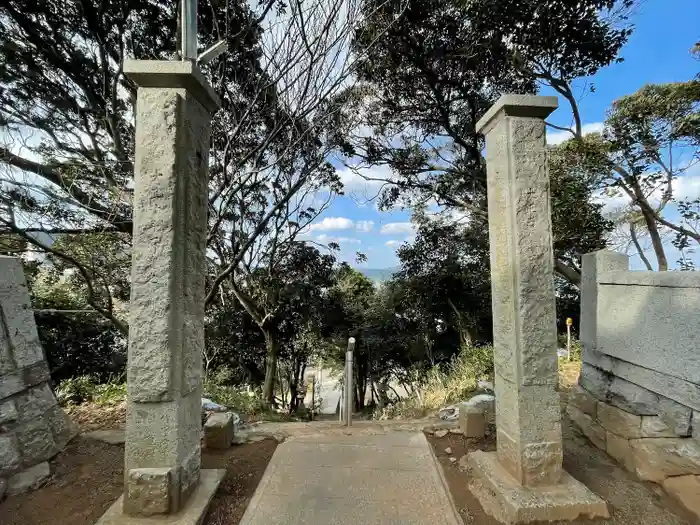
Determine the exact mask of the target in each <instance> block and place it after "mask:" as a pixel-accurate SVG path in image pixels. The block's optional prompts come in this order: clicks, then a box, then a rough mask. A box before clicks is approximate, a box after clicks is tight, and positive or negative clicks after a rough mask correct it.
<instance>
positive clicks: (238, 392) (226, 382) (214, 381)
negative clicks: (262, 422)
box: [203, 368, 264, 418]
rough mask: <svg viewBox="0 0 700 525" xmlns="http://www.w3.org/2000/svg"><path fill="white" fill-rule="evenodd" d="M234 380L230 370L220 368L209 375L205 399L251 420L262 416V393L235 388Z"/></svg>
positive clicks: (233, 374)
mask: <svg viewBox="0 0 700 525" xmlns="http://www.w3.org/2000/svg"><path fill="white" fill-rule="evenodd" d="M234 378H235V373H234V372H233V371H232V370H231V369H229V368H220V369H218V370H217V371H216V372H214V373H212V374H209V375H208V376H207V377H206V378H205V380H204V388H203V392H204V394H203V395H204V397H207V398H209V399H211V400H212V401H214V402H216V403H219V404H220V405H224V406H226V407H228V408H230V409H231V410H233V411H235V412H237V413H238V414H239V415H246V416H248V417H249V418H250V417H253V418H254V417H255V416H258V415H260V414H262V413H263V412H264V410H263V403H262V396H261V395H260V392H257V391H251V390H246V389H244V388H241V387H238V386H234V385H233V384H232V381H233V379H234Z"/></svg>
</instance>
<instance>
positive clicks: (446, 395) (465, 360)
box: [373, 345, 493, 419]
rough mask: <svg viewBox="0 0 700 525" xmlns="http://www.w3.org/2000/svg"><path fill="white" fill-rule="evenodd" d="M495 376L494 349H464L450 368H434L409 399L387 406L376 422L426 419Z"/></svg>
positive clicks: (477, 347)
mask: <svg viewBox="0 0 700 525" xmlns="http://www.w3.org/2000/svg"><path fill="white" fill-rule="evenodd" d="M492 376H493V347H492V346H489V345H485V346H466V345H465V346H463V347H462V348H461V350H460V352H459V354H458V355H456V356H454V357H453V358H452V359H451V360H450V361H449V363H447V365H445V366H443V367H433V368H432V369H430V370H429V371H428V372H427V373H426V374H424V375H423V377H422V379H421V380H420V381H418V382H417V383H416V385H415V391H414V392H413V394H412V395H410V396H409V397H408V398H406V399H402V400H399V401H398V402H396V403H393V404H392V405H390V406H388V407H387V408H385V409H384V411H383V412H382V413H375V414H374V416H373V417H374V418H376V419H395V418H401V419H408V418H416V417H423V416H425V415H427V414H430V413H434V412H435V411H437V410H439V409H440V408H443V407H444V406H445V405H449V404H451V403H457V402H459V401H466V400H467V399H469V398H470V397H471V395H472V394H474V392H475V391H476V389H477V382H478V381H479V380H480V379H488V378H491V377H492Z"/></svg>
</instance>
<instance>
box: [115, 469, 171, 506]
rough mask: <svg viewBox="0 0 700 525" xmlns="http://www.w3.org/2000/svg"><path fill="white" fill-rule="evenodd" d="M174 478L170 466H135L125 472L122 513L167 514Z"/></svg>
mask: <svg viewBox="0 0 700 525" xmlns="http://www.w3.org/2000/svg"><path fill="white" fill-rule="evenodd" d="M173 482H175V480H173V479H172V469H170V468H137V469H131V470H129V471H128V472H127V475H126V480H125V487H124V494H125V496H126V497H125V498H124V513H125V514H130V515H137V516H153V515H157V514H167V513H168V512H170V510H171V497H172V494H171V490H172V484H173Z"/></svg>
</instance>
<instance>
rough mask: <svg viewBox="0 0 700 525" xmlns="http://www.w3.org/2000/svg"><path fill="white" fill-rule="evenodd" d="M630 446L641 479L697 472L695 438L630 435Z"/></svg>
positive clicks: (699, 457) (699, 461) (699, 470)
mask: <svg viewBox="0 0 700 525" xmlns="http://www.w3.org/2000/svg"><path fill="white" fill-rule="evenodd" d="M630 446H631V447H632V456H633V461H634V468H635V472H636V474H637V475H638V476H639V477H640V478H641V479H644V480H648V481H655V482H657V483H661V482H662V481H663V480H664V479H666V478H668V477H671V476H685V475H688V474H694V475H698V474H700V444H699V443H698V442H697V441H695V440H694V439H684V438H646V439H632V440H630Z"/></svg>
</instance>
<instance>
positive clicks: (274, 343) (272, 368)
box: [263, 330, 279, 407]
mask: <svg viewBox="0 0 700 525" xmlns="http://www.w3.org/2000/svg"><path fill="white" fill-rule="evenodd" d="M264 334H265V346H266V348H267V355H266V356H265V383H264V384H263V403H264V404H265V405H267V406H268V407H271V406H272V405H273V403H274V400H275V377H276V376H277V354H278V351H279V341H278V340H277V333H276V332H275V331H274V330H264Z"/></svg>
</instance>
